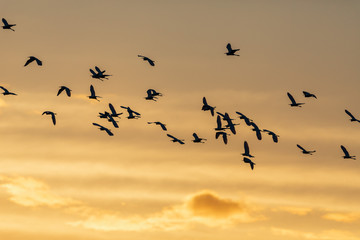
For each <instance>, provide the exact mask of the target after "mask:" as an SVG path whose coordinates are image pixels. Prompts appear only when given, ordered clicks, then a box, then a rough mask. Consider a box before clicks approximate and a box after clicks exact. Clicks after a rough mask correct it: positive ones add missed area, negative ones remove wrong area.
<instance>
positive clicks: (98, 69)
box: [95, 66, 102, 74]
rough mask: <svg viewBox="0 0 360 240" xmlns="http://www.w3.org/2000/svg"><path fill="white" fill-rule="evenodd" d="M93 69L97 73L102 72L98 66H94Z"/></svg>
mask: <svg viewBox="0 0 360 240" xmlns="http://www.w3.org/2000/svg"><path fill="white" fill-rule="evenodd" d="M95 70H96V71H97V72H98V73H99V74H102V72H101V71H100V68H98V67H97V66H95Z"/></svg>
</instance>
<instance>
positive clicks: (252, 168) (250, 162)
mask: <svg viewBox="0 0 360 240" xmlns="http://www.w3.org/2000/svg"><path fill="white" fill-rule="evenodd" d="M243 161H244V163H249V164H250V167H251V170H254V165H255V163H254V162H253V161H251V159H249V158H246V157H244V159H243Z"/></svg>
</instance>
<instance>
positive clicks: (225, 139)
mask: <svg viewBox="0 0 360 240" xmlns="http://www.w3.org/2000/svg"><path fill="white" fill-rule="evenodd" d="M227 135H229V134H227V133H225V132H216V133H215V138H216V139H218V138H219V137H220V136H222V138H223V141H224V143H225V144H227V143H228V138H227Z"/></svg>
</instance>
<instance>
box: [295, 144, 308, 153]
mask: <svg viewBox="0 0 360 240" xmlns="http://www.w3.org/2000/svg"><path fill="white" fill-rule="evenodd" d="M296 146H297V147H298V148H300V149H301V150H303V151H305V152H307V151H306V150H305V149H304V148H303V147H302V146H300V145H299V144H296Z"/></svg>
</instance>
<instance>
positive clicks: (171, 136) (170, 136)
mask: <svg viewBox="0 0 360 240" xmlns="http://www.w3.org/2000/svg"><path fill="white" fill-rule="evenodd" d="M166 136H168V137H169V138H172V139H174V140H176V139H177V138H176V137H174V136H173V135H170V134H166Z"/></svg>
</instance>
